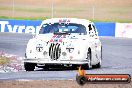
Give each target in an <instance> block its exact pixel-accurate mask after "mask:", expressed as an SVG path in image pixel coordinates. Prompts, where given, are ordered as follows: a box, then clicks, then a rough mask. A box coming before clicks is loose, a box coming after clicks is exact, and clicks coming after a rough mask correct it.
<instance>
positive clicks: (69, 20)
mask: <svg viewBox="0 0 132 88" xmlns="http://www.w3.org/2000/svg"><path fill="white" fill-rule="evenodd" d="M60 21H61V22H63V21H64V22H67V23H77V24H83V25H88V24H90V23H92V22H91V21H89V20H86V19H78V18H51V19H46V20H44V21H43V22H42V24H46V23H47V24H49V23H51V24H53V23H58V22H60ZM42 24H41V25H42Z"/></svg>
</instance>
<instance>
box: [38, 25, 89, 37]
mask: <svg viewBox="0 0 132 88" xmlns="http://www.w3.org/2000/svg"><path fill="white" fill-rule="evenodd" d="M46 33H54V34H64V33H65V34H71V33H78V34H80V35H86V34H87V32H86V27H85V26H83V25H82V24H75V23H68V24H64V23H61V24H60V23H54V24H43V25H42V27H41V29H40V31H39V34H46Z"/></svg>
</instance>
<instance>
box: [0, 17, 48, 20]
mask: <svg viewBox="0 0 132 88" xmlns="http://www.w3.org/2000/svg"><path fill="white" fill-rule="evenodd" d="M0 19H2V20H9V19H15V20H45V19H48V17H10V16H0Z"/></svg>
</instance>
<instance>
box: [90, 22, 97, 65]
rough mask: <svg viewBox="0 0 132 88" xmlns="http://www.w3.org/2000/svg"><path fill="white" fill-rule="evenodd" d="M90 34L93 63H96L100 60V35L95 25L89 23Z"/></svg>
mask: <svg viewBox="0 0 132 88" xmlns="http://www.w3.org/2000/svg"><path fill="white" fill-rule="evenodd" d="M88 27H89V35H90V38H91V40H92V57H93V58H92V63H93V64H95V63H97V62H98V61H99V57H100V56H99V45H100V41H99V37H98V32H97V30H96V28H95V26H94V24H89V26H88Z"/></svg>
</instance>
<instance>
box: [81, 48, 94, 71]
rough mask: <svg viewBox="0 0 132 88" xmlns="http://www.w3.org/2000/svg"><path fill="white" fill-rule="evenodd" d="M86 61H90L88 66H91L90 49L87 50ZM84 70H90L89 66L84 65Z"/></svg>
mask: <svg viewBox="0 0 132 88" xmlns="http://www.w3.org/2000/svg"><path fill="white" fill-rule="evenodd" d="M87 59H89V60H90V65H91V66H92V64H91V59H92V52H91V49H90V48H89V49H88V52H87ZM82 67H83V66H82ZM84 69H86V70H89V69H90V67H89V65H85V67H84Z"/></svg>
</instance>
